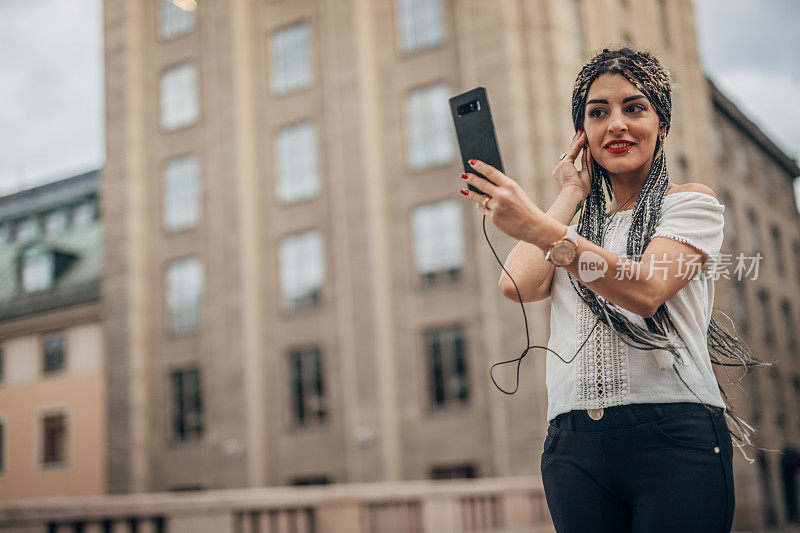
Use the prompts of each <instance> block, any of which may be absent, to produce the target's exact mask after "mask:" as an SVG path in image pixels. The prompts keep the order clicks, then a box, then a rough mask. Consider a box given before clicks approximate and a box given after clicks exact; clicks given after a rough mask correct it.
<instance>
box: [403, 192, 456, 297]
mask: <svg viewBox="0 0 800 533" xmlns="http://www.w3.org/2000/svg"><path fill="white" fill-rule="evenodd" d="M411 225H412V231H413V238H414V262H415V265H416V270H417V273H418V274H419V276H420V278H421V280H422V284H423V285H426V286H430V285H437V284H441V283H450V282H455V281H458V280H459V279H460V277H461V267H462V265H463V264H464V228H463V223H462V210H461V204H460V203H459V202H458V201H457V200H444V201H441V202H436V203H433V204H427V205H422V206H419V207H417V208H416V209H415V210H414V212H413V214H412V216H411Z"/></svg>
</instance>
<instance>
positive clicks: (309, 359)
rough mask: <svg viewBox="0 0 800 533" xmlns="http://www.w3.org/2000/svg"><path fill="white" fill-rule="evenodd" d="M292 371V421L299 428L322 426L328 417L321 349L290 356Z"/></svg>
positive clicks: (302, 351) (296, 351)
mask: <svg viewBox="0 0 800 533" xmlns="http://www.w3.org/2000/svg"><path fill="white" fill-rule="evenodd" d="M289 365H290V366H291V370H292V383H291V387H292V420H293V421H294V424H295V425H297V426H310V425H317V424H321V423H322V422H324V421H325V418H326V416H327V409H326V406H325V376H324V369H323V365H322V354H321V353H320V349H319V348H309V349H305V350H295V351H292V352H291V353H290V354H289Z"/></svg>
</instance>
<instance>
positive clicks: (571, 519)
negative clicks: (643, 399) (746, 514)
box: [541, 403, 734, 533]
mask: <svg viewBox="0 0 800 533" xmlns="http://www.w3.org/2000/svg"><path fill="white" fill-rule="evenodd" d="M709 409H711V411H709ZM732 460H733V448H732V443H731V436H730V433H729V432H728V428H727V425H726V424H725V419H724V411H723V410H722V409H721V408H719V407H710V406H704V405H701V404H696V403H661V404H655V403H652V404H633V405H622V406H617V407H607V408H605V410H604V413H603V416H602V418H600V419H599V420H593V419H591V418H590V417H589V416H588V414H587V412H586V411H571V412H569V413H564V414H562V415H559V416H557V417H556V418H555V419H553V421H552V422H551V423H550V426H549V427H548V429H547V438H545V441H544V451H543V453H542V464H541V468H542V480H543V482H544V491H545V496H546V498H547V506H548V507H549V509H550V515H551V516H552V518H553V524H554V525H555V528H556V531H557V532H558V533H587V532H592V533H601V532H606V531H607V532H614V533H620V532H634V533H660V532H664V533H667V532H669V533H676V532H677V533H694V532H697V533H723V532H724V533H728V532H730V530H731V524H732V522H733V508H734V494H733V469H732Z"/></svg>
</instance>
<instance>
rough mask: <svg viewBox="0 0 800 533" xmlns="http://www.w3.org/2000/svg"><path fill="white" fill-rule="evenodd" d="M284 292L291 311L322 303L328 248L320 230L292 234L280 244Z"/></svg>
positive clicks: (310, 307)
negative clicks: (325, 246)
mask: <svg viewBox="0 0 800 533" xmlns="http://www.w3.org/2000/svg"><path fill="white" fill-rule="evenodd" d="M280 275H281V293H282V297H283V305H284V308H285V309H286V310H288V311H300V310H304V309H314V308H316V307H318V306H319V305H320V302H321V297H322V288H323V285H324V284H325V248H324V243H323V239H322V233H320V232H319V231H316V230H311V231H305V232H302V233H296V234H294V235H289V236H287V237H285V238H284V239H283V242H282V243H281V247H280Z"/></svg>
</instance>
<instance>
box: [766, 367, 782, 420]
mask: <svg viewBox="0 0 800 533" xmlns="http://www.w3.org/2000/svg"><path fill="white" fill-rule="evenodd" d="M769 377H770V381H771V382H772V384H771V385H772V386H771V387H770V388H771V389H772V401H773V409H774V410H775V424H776V425H777V426H778V427H779V428H783V427H785V426H786V401H785V399H784V397H783V383H782V382H781V375H780V373H779V372H778V369H777V368H775V367H772V368H770V371H769Z"/></svg>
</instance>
